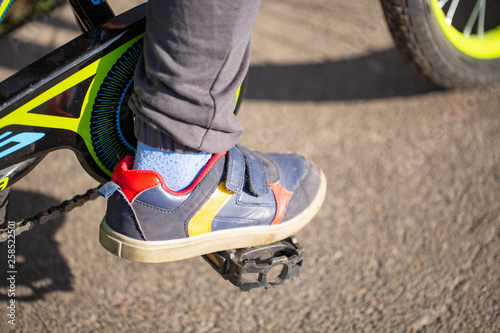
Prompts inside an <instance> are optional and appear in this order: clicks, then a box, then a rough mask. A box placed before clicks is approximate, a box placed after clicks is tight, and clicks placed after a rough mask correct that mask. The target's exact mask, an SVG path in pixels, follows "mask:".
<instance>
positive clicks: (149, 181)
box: [111, 153, 226, 202]
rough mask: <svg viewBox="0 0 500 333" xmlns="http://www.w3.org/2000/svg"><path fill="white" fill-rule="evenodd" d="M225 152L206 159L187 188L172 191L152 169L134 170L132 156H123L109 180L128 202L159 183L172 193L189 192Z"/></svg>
mask: <svg viewBox="0 0 500 333" xmlns="http://www.w3.org/2000/svg"><path fill="white" fill-rule="evenodd" d="M225 154H226V153H219V154H214V155H213V156H212V158H211V159H210V160H209V161H208V163H207V165H206V166H205V167H204V168H203V170H202V171H201V172H200V174H199V175H198V177H197V178H196V179H195V180H194V181H193V183H192V184H191V185H189V187H188V188H186V189H184V190H182V191H172V190H171V189H169V188H167V186H166V185H165V182H164V181H163V178H162V176H161V175H160V174H159V173H158V172H156V171H152V170H134V169H132V166H133V165H134V158H133V157H132V156H127V157H125V158H124V159H123V160H122V161H120V163H118V165H117V166H116V167H115V170H114V171H113V175H112V176H111V181H113V182H115V183H116V184H118V185H119V186H120V188H121V191H122V192H123V194H124V195H125V197H127V199H128V200H129V202H132V201H133V200H134V199H135V197H136V196H137V195H138V194H139V193H141V192H142V191H144V190H147V189H150V188H152V187H155V186H157V185H158V184H161V185H162V187H163V188H164V189H165V190H166V191H167V192H170V193H172V194H176V195H182V194H187V193H189V192H191V191H192V190H193V189H194V188H195V187H196V186H197V185H198V184H199V183H200V181H201V180H202V179H203V177H205V175H206V174H207V173H208V172H209V171H210V169H211V168H212V166H213V165H214V164H215V163H216V162H217V161H218V160H219V158H220V157H221V156H223V155H225Z"/></svg>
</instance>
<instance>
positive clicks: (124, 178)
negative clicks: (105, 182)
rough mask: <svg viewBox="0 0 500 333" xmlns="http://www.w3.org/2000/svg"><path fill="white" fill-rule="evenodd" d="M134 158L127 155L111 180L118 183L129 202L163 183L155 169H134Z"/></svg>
mask: <svg viewBox="0 0 500 333" xmlns="http://www.w3.org/2000/svg"><path fill="white" fill-rule="evenodd" d="M133 165H134V158H133V157H132V156H127V157H125V158H124V159H123V160H121V161H120V163H118V164H117V165H116V167H115V170H114V171H113V175H112V176H111V181H113V182H115V183H116V184H118V185H119V186H120V188H121V191H122V192H123V194H124V195H125V196H126V197H127V199H128V201H129V202H132V201H133V200H134V198H135V197H136V196H137V195H138V194H139V193H141V192H142V191H144V190H147V189H149V188H152V187H155V186H157V185H158V184H160V183H163V180H162V179H161V176H160V175H159V174H158V173H157V172H155V171H149V170H148V171H146V170H133V169H132V166H133Z"/></svg>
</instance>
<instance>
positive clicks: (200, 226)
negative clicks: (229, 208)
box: [188, 182, 233, 237]
mask: <svg viewBox="0 0 500 333" xmlns="http://www.w3.org/2000/svg"><path fill="white" fill-rule="evenodd" d="M232 195H233V193H232V192H230V191H228V190H227V189H226V186H225V182H222V183H220V185H219V187H218V188H217V189H216V190H215V192H214V193H212V196H211V197H210V199H208V201H207V202H206V203H205V204H204V205H203V207H201V209H200V210H199V211H198V212H197V213H196V214H195V215H194V216H193V217H192V218H191V220H190V221H189V224H188V232H189V237H193V236H197V235H202V234H205V233H209V232H210V231H211V229H212V228H211V226H212V220H213V219H214V217H215V216H216V215H217V214H218V213H219V211H220V210H221V209H222V207H224V205H225V204H226V203H227V202H228V201H229V199H230V198H231V196H232Z"/></svg>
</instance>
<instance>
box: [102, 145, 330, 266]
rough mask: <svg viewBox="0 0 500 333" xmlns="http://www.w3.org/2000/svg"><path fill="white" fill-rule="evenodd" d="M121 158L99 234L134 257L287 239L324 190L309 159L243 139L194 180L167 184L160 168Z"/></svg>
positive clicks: (173, 256) (156, 258) (174, 256)
mask: <svg viewBox="0 0 500 333" xmlns="http://www.w3.org/2000/svg"><path fill="white" fill-rule="evenodd" d="M132 165H133V158H132V157H130V156H129V157H127V158H125V159H124V160H122V161H121V162H120V163H119V164H118V165H117V167H116V168H115V170H114V172H113V176H112V179H111V181H110V182H108V183H106V184H105V185H103V186H102V187H101V188H100V190H99V193H100V194H101V195H102V196H103V197H105V198H107V199H108V206H107V211H106V215H105V216H104V219H103V220H102V222H101V226H100V234H99V241H100V242H101V244H102V246H103V247H104V248H105V249H106V250H108V251H109V252H111V253H113V254H115V255H117V256H119V257H122V258H125V259H129V260H133V261H139V262H167V261H176V260H181V259H186V258H190V257H194V256H199V255H203V254H208V253H213V252H218V251H223V250H229V249H236V248H246V247H252V246H259V245H264V244H268V243H273V242H276V241H279V240H282V239H285V238H287V237H289V236H291V235H293V234H295V233H296V232H297V231H299V230H300V229H302V228H303V227H304V226H305V225H306V224H308V223H309V222H310V221H311V219H312V218H313V217H314V216H315V215H316V213H317V212H318V210H319V209H320V207H321V205H322V203H323V200H324V198H325V193H326V178H325V175H324V174H323V172H322V171H321V170H320V169H318V168H317V167H316V166H315V165H314V164H312V163H311V162H310V161H308V160H307V159H306V158H304V157H302V156H298V155H292V154H261V153H258V152H252V151H250V150H248V149H247V148H245V147H243V146H239V145H237V146H235V147H233V148H232V149H231V150H229V151H228V152H227V153H223V154H215V155H213V157H212V158H211V159H210V161H209V162H208V164H207V165H206V167H205V168H204V169H203V170H202V172H201V173H200V175H199V176H198V177H197V179H196V180H195V181H194V182H193V184H192V185H191V186H189V187H188V188H187V189H185V190H182V191H178V192H175V191H171V190H170V189H168V188H167V187H166V186H165V184H164V182H163V179H162V177H161V176H160V174H158V173H157V172H154V171H144V170H141V171H140V170H133V169H132Z"/></svg>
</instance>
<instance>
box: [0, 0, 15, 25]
mask: <svg viewBox="0 0 500 333" xmlns="http://www.w3.org/2000/svg"><path fill="white" fill-rule="evenodd" d="M13 2H14V0H0V23H1V22H2V20H3V18H4V17H5V15H6V14H7V11H8V10H9V8H10V6H11V5H12V3H13Z"/></svg>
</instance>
